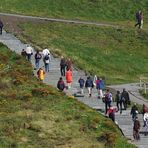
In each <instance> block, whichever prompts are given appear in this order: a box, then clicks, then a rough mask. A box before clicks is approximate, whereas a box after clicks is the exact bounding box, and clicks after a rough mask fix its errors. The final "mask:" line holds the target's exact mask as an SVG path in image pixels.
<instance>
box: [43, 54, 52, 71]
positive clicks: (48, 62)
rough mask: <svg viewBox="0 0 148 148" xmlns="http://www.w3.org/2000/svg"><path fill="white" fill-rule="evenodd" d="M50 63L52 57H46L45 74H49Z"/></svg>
mask: <svg viewBox="0 0 148 148" xmlns="http://www.w3.org/2000/svg"><path fill="white" fill-rule="evenodd" d="M50 61H51V56H50V55H46V56H45V57H44V65H45V72H49V64H50Z"/></svg>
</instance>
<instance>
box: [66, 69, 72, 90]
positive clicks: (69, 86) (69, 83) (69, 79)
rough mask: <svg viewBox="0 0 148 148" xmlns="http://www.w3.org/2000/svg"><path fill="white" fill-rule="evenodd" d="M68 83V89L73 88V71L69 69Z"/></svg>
mask: <svg viewBox="0 0 148 148" xmlns="http://www.w3.org/2000/svg"><path fill="white" fill-rule="evenodd" d="M66 82H67V86H68V88H71V83H72V71H71V70H70V69H67V71H66Z"/></svg>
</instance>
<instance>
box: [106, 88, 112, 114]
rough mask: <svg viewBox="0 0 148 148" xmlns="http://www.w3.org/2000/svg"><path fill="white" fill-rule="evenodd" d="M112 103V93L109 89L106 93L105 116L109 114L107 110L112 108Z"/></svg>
mask: <svg viewBox="0 0 148 148" xmlns="http://www.w3.org/2000/svg"><path fill="white" fill-rule="evenodd" d="M111 102H112V93H111V92H110V91H109V89H107V90H106V93H105V100H104V103H105V114H107V110H108V108H109V107H110V106H111Z"/></svg>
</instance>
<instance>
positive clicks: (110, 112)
mask: <svg viewBox="0 0 148 148" xmlns="http://www.w3.org/2000/svg"><path fill="white" fill-rule="evenodd" d="M115 112H116V109H115V108H114V107H112V106H110V107H109V109H108V110H107V114H108V117H109V118H110V119H111V120H112V121H113V122H115Z"/></svg>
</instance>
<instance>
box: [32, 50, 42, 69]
mask: <svg viewBox="0 0 148 148" xmlns="http://www.w3.org/2000/svg"><path fill="white" fill-rule="evenodd" d="M34 58H35V66H36V69H39V66H40V60H41V58H42V55H41V53H40V52H39V51H38V50H37V52H36V53H35V56H34Z"/></svg>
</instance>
